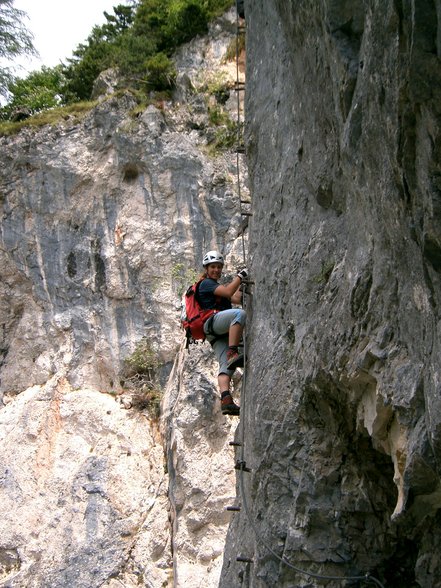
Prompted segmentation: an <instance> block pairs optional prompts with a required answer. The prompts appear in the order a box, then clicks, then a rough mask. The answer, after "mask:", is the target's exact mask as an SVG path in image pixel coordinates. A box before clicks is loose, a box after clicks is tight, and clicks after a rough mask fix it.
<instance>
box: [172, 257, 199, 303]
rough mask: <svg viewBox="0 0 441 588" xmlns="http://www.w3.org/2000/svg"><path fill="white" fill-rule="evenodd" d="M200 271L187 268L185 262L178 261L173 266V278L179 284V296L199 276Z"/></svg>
mask: <svg viewBox="0 0 441 588" xmlns="http://www.w3.org/2000/svg"><path fill="white" fill-rule="evenodd" d="M198 275H199V274H198V272H197V271H196V270H195V269H193V268H186V267H185V266H184V264H183V263H177V264H175V265H174V266H173V268H172V279H173V281H174V282H175V283H176V284H177V294H178V296H179V298H181V296H182V295H183V294H184V292H185V291H186V290H187V288H188V287H189V286H191V284H194V282H196V280H197V278H198Z"/></svg>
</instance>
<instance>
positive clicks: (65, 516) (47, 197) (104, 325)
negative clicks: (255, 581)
mask: <svg viewBox="0 0 441 588" xmlns="http://www.w3.org/2000/svg"><path fill="white" fill-rule="evenodd" d="M234 18H235V15H234V11H232V12H230V13H229V14H227V15H226V16H225V17H223V18H221V19H219V20H218V21H216V22H215V23H213V25H212V27H211V31H210V34H209V35H208V36H207V37H204V38H203V39H202V38H198V39H195V40H194V41H193V42H192V43H190V44H188V45H187V46H186V48H185V49H182V51H181V52H180V53H179V54H177V55H176V66H177V69H178V71H179V74H180V75H179V77H178V87H177V89H176V96H175V100H174V101H172V100H170V101H169V102H164V101H163V100H162V101H158V100H156V101H155V100H151V103H150V105H148V106H143V107H140V106H139V104H138V103H137V101H136V100H135V98H134V97H133V95H132V94H131V93H130V92H125V93H122V94H121V93H119V94H117V95H116V94H112V93H111V87H110V86H112V84H113V82H112V79H111V78H109V79H108V80H107V81H108V84H107V86H106V87H102V88H101V89H100V87H99V85H97V87H96V91H97V95H98V94H99V95H101V96H102V99H101V101H100V102H99V103H98V104H97V106H96V107H94V108H92V109H91V110H90V112H88V113H87V114H86V115H85V116H84V118H83V119H82V120H76V119H74V118H70V117H69V115H66V118H65V120H61V121H60V122H59V123H57V124H55V123H54V124H53V125H50V126H49V125H47V126H45V127H41V128H37V127H33V126H32V125H29V126H26V127H25V128H23V129H22V130H21V131H20V133H18V134H17V135H16V136H10V137H2V138H1V139H0V143H1V152H0V159H1V166H0V179H1V189H0V207H1V227H0V272H1V283H0V325H1V331H0V351H1V355H0V393H1V398H2V401H3V403H2V408H1V410H0V422H1V424H0V435H1V439H2V444H1V449H0V463H1V470H0V480H1V481H2V482H1V484H0V502H1V504H2V517H1V519H2V520H1V523H0V526H1V538H0V583H1V585H2V586H8V588H23V587H25V586H26V588H37V587H40V586H47V587H50V588H56V587H58V588H61V587H66V588H67V587H69V588H71V587H73V586H75V587H77V588H80V587H84V588H86V587H87V588H93V587H95V586H96V587H98V586H101V587H102V586H106V587H107V588H117V587H118V586H119V587H120V586H125V587H126V588H131V587H135V586H140V585H142V586H149V587H151V588H159V587H164V586H171V585H175V586H184V585H185V586H201V585H203V586H208V585H211V586H215V585H217V583H218V578H219V573H220V567H221V565H222V555H223V553H222V552H223V543H224V538H225V533H226V529H227V525H228V522H229V517H230V515H229V514H228V513H227V512H226V511H225V507H226V506H227V505H228V504H231V502H232V501H233V500H234V473H233V472H234V468H233V465H234V462H233V455H232V450H231V448H230V447H229V446H228V442H229V441H230V440H231V439H232V438H233V437H232V433H233V432H234V431H233V430H232V429H234V427H235V426H236V424H235V423H234V420H229V419H227V418H226V417H223V416H222V415H221V413H220V403H219V399H218V394H217V391H216V378H215V372H214V371H213V370H214V365H213V356H212V354H211V350H210V348H209V347H208V346H206V347H202V346H199V347H198V348H194V349H192V351H191V353H190V354H188V353H187V352H185V353H184V352H183V350H182V349H181V344H182V339H183V332H182V331H181V330H180V327H179V310H180V297H181V294H182V291H183V289H184V287H185V286H186V285H187V284H188V283H189V282H191V280H192V279H193V277H194V273H195V271H198V270H199V268H200V264H201V259H202V254H203V252H204V250H206V249H207V248H215V247H216V248H219V249H222V250H223V251H224V252H225V254H226V256H227V261H228V265H227V266H226V271H227V272H230V271H232V270H234V269H235V268H236V266H237V265H238V264H239V265H241V264H242V263H243V262H242V260H241V249H240V242H241V233H242V220H241V216H240V214H239V203H238V198H237V193H236V192H237V185H236V175H235V174H236V155H235V154H233V153H231V150H230V151H225V150H220V148H218V149H216V136H217V133H218V131H219V129H220V128H218V127H217V126H216V125H215V124H214V123H212V122H211V121H210V117H209V114H210V110H209V109H210V108H218V109H219V112H221V113H222V114H223V116H224V119H225V117H227V118H228V116H229V117H230V118H231V117H232V118H233V119H234V116H235V111H234V109H235V108H236V103H235V101H234V94H233V92H231V96H230V97H229V98H228V95H227V96H226V99H225V100H223V101H222V104H220V103H218V102H217V101H216V97H215V96H214V95H213V94H212V92H211V90H210V84H212V83H213V80H216V83H217V85H219V79H220V77H221V81H222V84H223V85H224V86H225V88H226V92H227V94H229V92H230V90H231V88H232V86H233V85H234V78H235V75H236V69H235V64H234V62H233V63H232V62H231V61H225V62H224V61H223V58H224V56H225V53H226V51H227V49H228V47H229V45H230V44H231V43H232V42H234V32H235V25H234ZM201 51H203V52H204V53H205V55H206V59H205V60H204V59H201V58H200V54H201ZM109 75H110V74H109ZM108 77H109V76H108ZM104 78H105V76H104ZM109 80H110V81H109ZM105 81H106V80H105V79H104V82H105ZM109 84H110V85H109ZM103 88H104V89H103ZM178 100H179V102H178ZM224 119H223V120H224ZM243 180H244V181H245V180H246V177H245V176H244V178H243ZM242 188H243V190H245V189H246V188H245V186H243V187H242ZM238 238H239V241H238ZM140 342H146V344H147V345H148V348H149V350H150V352H151V353H152V354H153V356H154V364H155V365H159V368H157V369H156V371H155V385H156V386H157V387H161V388H162V389H163V390H166V395H165V397H164V413H165V415H166V422H167V427H163V426H161V425H160V423H159V422H158V421H157V419H155V417H154V416H151V414H150V411H149V410H148V409H146V408H145V407H144V405H142V404H140V403H139V402H137V403H135V402H134V399H136V398H137V393H138V392H139V391H140V390H139V389H137V388H136V381H137V380H136V379H135V380H134V381H133V378H132V380H131V381H129V376H128V374H127V365H126V363H127V362H126V360H127V359H130V358H132V357H133V353H134V352H135V351H136V349H137V345H138V344H139V343H140ZM174 365H175V367H174V368H173V366H174ZM176 366H179V374H178V375H176V374H177V371H176V370H177V369H178V368H177V367H176ZM170 372H171V373H172V379H171V381H170V382H169V383H168V384H167V382H168V379H169V375H170ZM175 375H176V379H175ZM139 381H140V382H141V383H142V378H141V379H140V380H139ZM134 382H135V384H134ZM129 384H130V386H129ZM196 458H197V459H196ZM201 578H203V580H201ZM207 582H208V583H207Z"/></svg>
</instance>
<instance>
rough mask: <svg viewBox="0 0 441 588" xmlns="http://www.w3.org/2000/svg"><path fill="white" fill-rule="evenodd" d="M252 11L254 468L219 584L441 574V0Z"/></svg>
mask: <svg viewBox="0 0 441 588" xmlns="http://www.w3.org/2000/svg"><path fill="white" fill-rule="evenodd" d="M245 13H246V20H247V74H246V76H247V92H246V133H247V158H248V164H249V173H250V188H251V191H252V196H253V211H254V216H253V217H252V223H251V225H250V254H251V263H250V265H251V270H252V276H253V280H254V281H255V286H254V288H253V298H252V316H251V320H249V322H248V347H249V362H248V367H247V386H246V394H245V397H242V416H241V425H243V427H244V428H245V429H244V438H245V448H244V456H245V461H246V466H247V467H248V468H250V469H251V472H246V473H243V474H242V478H243V487H244V492H243V494H242V495H241V498H239V499H238V501H240V502H241V506H242V510H241V512H240V513H238V514H237V515H235V518H234V522H233V524H232V526H231V528H230V531H229V536H228V541H227V548H226V554H225V558H224V566H223V572H222V579H221V583H220V585H221V586H222V587H224V588H230V587H231V586H253V587H254V588H257V587H262V588H263V587H268V586H277V587H288V586H290V587H292V586H322V585H326V586H342V585H360V586H367V585H374V580H372V579H366V580H365V581H364V580H362V579H360V576H361V578H362V577H363V576H364V575H365V574H370V575H371V576H373V577H374V578H375V579H376V580H378V582H380V584H378V583H376V584H375V585H384V586H393V587H396V588H398V587H400V588H401V587H403V586H406V587H410V586H420V587H424V588H431V587H435V586H441V562H440V558H439V552H440V545H441V527H440V520H441V519H440V510H439V509H440V506H441V493H440V488H441V486H440V458H441V449H440V447H441V445H440V443H441V436H440V433H441V426H440V425H441V406H440V365H441V349H440V342H439V341H440V330H439V325H440V308H441V294H440V293H441V277H440V269H441V263H440V260H441V220H440V214H439V212H440V172H441V167H440V153H439V152H438V149H439V146H440V136H441V135H440V123H441V117H440V115H441V107H440V104H441V102H440V91H441V84H440V82H441V64H440V57H441V44H440V30H441V29H440V18H441V3H440V2H439V0H436V1H429V0H418V1H417V2H412V1H407V0H403V1H401V0H398V1H395V2H384V1H383V0H372V1H368V2H365V1H362V0H354V1H353V2H345V1H343V0H341V1H340V0H329V1H326V0H323V1H318V2H310V1H308V0H299V1H298V2H286V1H285V0H255V1H253V2H251V1H249V2H245ZM244 404H245V410H244V408H243V406H244ZM241 451H242V449H241ZM238 493H239V494H241V493H240V488H238ZM237 556H242V557H244V558H247V559H248V560H250V561H248V562H246V561H245V562H244V561H237V560H236V558H237ZM281 558H283V559H284V560H285V561H284V562H282V561H281ZM293 566H294V567H296V568H300V569H301V570H304V572H306V573H300V572H299V571H298V570H296V569H294V568H293ZM308 572H309V574H308ZM322 576H326V577H328V579H326V578H323V577H322ZM330 576H331V577H332V576H334V577H341V578H342V580H338V579H329V577H330ZM344 577H352V578H354V577H358V580H357V579H352V580H351V579H346V580H345V579H344Z"/></svg>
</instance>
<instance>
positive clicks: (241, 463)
mask: <svg viewBox="0 0 441 588" xmlns="http://www.w3.org/2000/svg"><path fill="white" fill-rule="evenodd" d="M241 11H243V2H242V1H241V0H236V84H235V90H236V95H237V148H236V175H237V193H238V197H239V206H240V213H241V215H242V216H244V217H248V216H252V213H251V212H249V211H245V210H243V204H251V201H250V200H243V199H242V196H241V188H240V153H243V152H244V149H242V148H241V145H242V141H241V120H240V92H241V91H243V90H245V84H244V82H242V81H241V80H240V76H239V37H240V34H241V32H243V31H244V27H243V26H242V25H241V24H240V22H239V16H240V17H242V15H243V12H241ZM242 253H243V262H244V265H245V267H248V265H247V256H246V251H245V236H244V231H242ZM243 283H244V290H243V305H242V306H243V308H244V310H246V307H247V296H248V295H250V294H251V293H250V292H249V291H248V290H247V285H248V284H249V285H252V284H253V282H252V281H250V280H248V279H246V280H244V281H243ZM243 354H244V368H243V375H242V387H241V392H242V393H241V415H242V416H243V415H244V413H245V389H246V376H247V370H246V358H247V348H246V337H244V338H243ZM230 445H232V446H234V447H238V448H239V459H238V460H237V461H236V464H235V466H234V468H235V469H236V470H239V487H240V494H241V499H242V504H243V507H244V511H245V515H246V517H247V519H248V521H249V523H250V525H251V527H252V529H253V532H254V536H255V538H256V540H257V541H258V542H259V543H260V544H261V545H263V547H265V549H267V551H269V552H270V553H271V554H272V555H273V556H274V557H275V558H276V559H277V560H278V561H279V562H280V563H282V564H284V565H286V566H287V567H289V568H290V569H292V570H294V571H296V572H298V573H299V574H302V575H304V576H307V577H309V578H316V579H320V580H337V581H339V580H340V581H342V582H343V581H345V580H358V581H364V582H369V583H373V584H375V585H377V586H379V587H380V588H384V586H383V584H382V583H381V582H380V581H379V580H378V579H377V578H375V577H374V576H372V575H371V574H369V573H366V574H364V575H358V576H332V575H329V576H328V575H325V574H318V573H314V572H310V571H308V570H304V569H302V568H299V567H297V566H295V565H294V564H292V563H291V562H290V561H289V560H288V559H286V558H285V557H283V556H280V555H279V554H278V553H276V552H275V551H274V549H273V548H272V547H271V546H270V545H268V543H267V542H266V541H265V540H264V539H263V537H262V536H261V534H260V532H259V529H258V528H257V527H256V524H255V522H254V520H253V517H252V514H251V511H250V508H249V505H248V502H247V498H246V492H245V482H244V474H246V473H249V472H251V471H252V470H251V468H249V467H247V464H246V461H245V418H243V419H241V422H240V442H237V441H232V442H230ZM303 465H304V464H303ZM301 476H303V469H302V475H301ZM300 483H301V480H300V482H299V491H300ZM226 510H228V511H232V512H240V511H241V507H240V506H229V507H227V509H226ZM236 561H237V562H242V563H246V564H252V563H253V559H252V558H249V557H246V556H243V555H238V556H237V557H236Z"/></svg>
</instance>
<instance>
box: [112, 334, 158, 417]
mask: <svg viewBox="0 0 441 588" xmlns="http://www.w3.org/2000/svg"><path fill="white" fill-rule="evenodd" d="M159 367H160V364H159V359H158V354H157V353H156V352H155V351H154V349H153V348H152V346H151V344H150V341H149V340H148V339H147V338H146V337H143V338H142V339H141V340H140V341H139V342H138V343H137V345H136V347H135V350H134V351H133V353H132V354H131V355H129V356H128V357H127V358H126V359H125V361H124V369H123V378H122V380H121V385H123V386H124V388H125V390H126V391H128V392H130V394H131V403H132V407H133V408H136V409H138V410H140V411H144V410H146V411H147V412H148V414H149V415H150V416H151V417H152V418H155V419H156V418H158V417H159V409H160V404H161V398H162V391H161V390H160V387H159V384H158V382H157V371H158V368H159Z"/></svg>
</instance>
